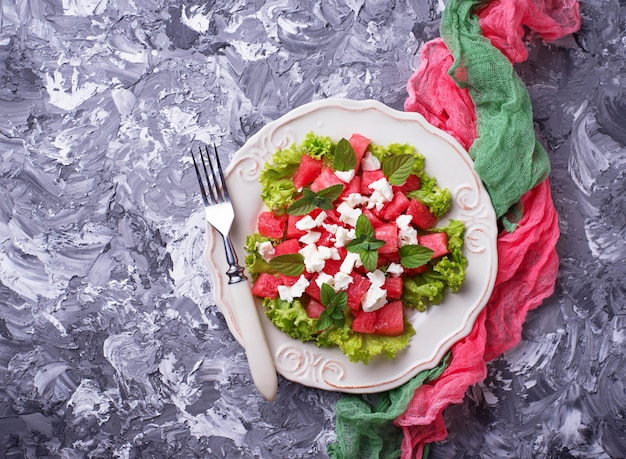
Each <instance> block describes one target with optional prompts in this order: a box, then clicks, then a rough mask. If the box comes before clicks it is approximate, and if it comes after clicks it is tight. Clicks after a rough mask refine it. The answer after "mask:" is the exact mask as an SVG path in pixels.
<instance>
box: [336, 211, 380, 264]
mask: <svg viewBox="0 0 626 459" xmlns="http://www.w3.org/2000/svg"><path fill="white" fill-rule="evenodd" d="M354 233H355V236H356V237H355V238H354V239H352V240H351V241H349V242H348V243H347V244H346V245H345V246H344V247H345V248H346V250H347V251H348V252H352V253H358V254H359V257H360V258H361V263H363V266H365V269H367V270H368V271H370V272H371V271H375V270H376V267H377V265H378V249H380V248H381V247H382V246H384V245H385V244H386V243H385V241H383V240H381V239H376V238H375V237H374V236H375V234H376V233H375V231H374V227H373V226H372V223H371V222H370V220H369V218H367V217H366V216H365V215H363V214H361V215H359V218H357V220H356V226H355V228H354Z"/></svg>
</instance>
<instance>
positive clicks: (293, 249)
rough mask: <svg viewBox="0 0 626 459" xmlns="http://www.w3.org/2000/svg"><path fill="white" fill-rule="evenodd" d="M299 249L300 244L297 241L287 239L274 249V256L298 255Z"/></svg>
mask: <svg viewBox="0 0 626 459" xmlns="http://www.w3.org/2000/svg"><path fill="white" fill-rule="evenodd" d="M300 249H301V247H300V242H298V240H297V239H287V240H285V241H283V242H281V243H280V244H278V245H277V246H276V247H274V256H278V255H285V254H287V253H298V251H299V250H300Z"/></svg>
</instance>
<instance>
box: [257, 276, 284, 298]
mask: <svg viewBox="0 0 626 459" xmlns="http://www.w3.org/2000/svg"><path fill="white" fill-rule="evenodd" d="M279 285H283V283H282V281H281V280H280V279H279V278H278V277H274V276H272V275H271V274H268V273H261V274H260V275H259V277H258V278H257V280H256V282H255V283H254V285H253V286H252V294H253V295H256V296H260V297H263V298H276V297H277V296H278V286H279Z"/></svg>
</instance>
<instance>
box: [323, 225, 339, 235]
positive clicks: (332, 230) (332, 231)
mask: <svg viewBox="0 0 626 459" xmlns="http://www.w3.org/2000/svg"><path fill="white" fill-rule="evenodd" d="M322 227H323V228H324V229H325V230H326V231H328V232H329V233H330V234H335V233H336V232H337V229H338V228H339V225H337V224H335V223H324V224H323V225H322Z"/></svg>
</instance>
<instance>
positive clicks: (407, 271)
mask: <svg viewBox="0 0 626 459" xmlns="http://www.w3.org/2000/svg"><path fill="white" fill-rule="evenodd" d="M427 270H428V264H425V265H422V266H418V267H417V268H404V274H406V275H407V276H408V277H411V276H416V275H418V274H422V273H425V272H426V271H427Z"/></svg>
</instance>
